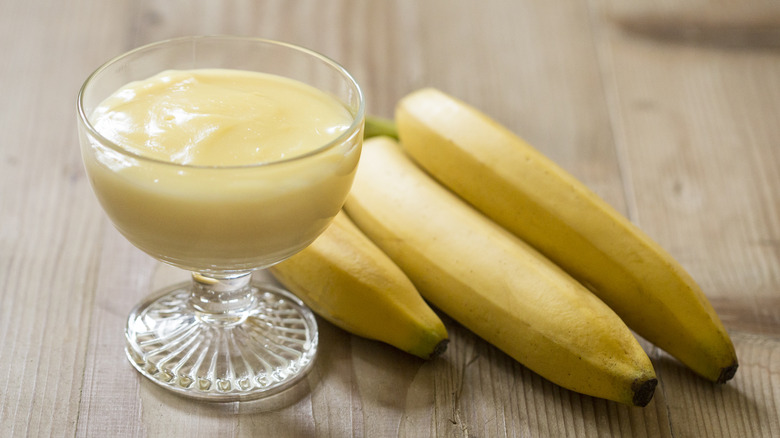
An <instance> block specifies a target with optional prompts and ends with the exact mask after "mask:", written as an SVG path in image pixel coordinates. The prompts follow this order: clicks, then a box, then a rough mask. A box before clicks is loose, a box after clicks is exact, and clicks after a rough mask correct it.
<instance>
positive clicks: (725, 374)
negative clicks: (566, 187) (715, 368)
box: [716, 362, 739, 383]
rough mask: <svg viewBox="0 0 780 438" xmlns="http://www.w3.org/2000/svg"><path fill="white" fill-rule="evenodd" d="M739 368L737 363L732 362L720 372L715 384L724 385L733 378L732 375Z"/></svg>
mask: <svg viewBox="0 0 780 438" xmlns="http://www.w3.org/2000/svg"><path fill="white" fill-rule="evenodd" d="M738 367H739V364H737V362H734V363H733V364H731V365H730V366H727V367H726V368H723V369H722V370H720V376H718V380H717V381H716V382H717V383H726V382H728V381H729V380H731V379H732V378H734V375H735V374H737V368H738Z"/></svg>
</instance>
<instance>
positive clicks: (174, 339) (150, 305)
mask: <svg viewBox="0 0 780 438" xmlns="http://www.w3.org/2000/svg"><path fill="white" fill-rule="evenodd" d="M192 291H193V285H192V284H191V283H182V284H178V285H175V286H173V287H172V288H170V289H167V290H165V291H163V292H162V293H161V294H159V295H157V296H155V297H152V298H150V299H149V300H147V301H144V302H142V303H140V304H139V305H138V306H137V307H136V308H134V309H133V310H132V312H131V313H130V317H129V318H128V322H127V327H126V330H125V338H126V348H125V351H126V353H127V357H128V359H130V363H131V364H132V365H133V366H134V367H135V368H136V369H137V370H138V371H139V372H140V373H141V374H143V375H144V376H146V377H148V378H149V379H150V380H152V381H153V382H155V383H157V384H158V385H161V386H163V387H164V388H167V389H169V390H172V391H174V392H176V393H179V394H181V395H184V396H187V397H192V398H196V399H202V400H210V401H238V400H255V399H260V398H264V397H268V396H271V395H274V394H277V393H279V392H281V391H283V390H285V389H288V388H290V387H291V386H292V385H294V384H295V383H296V382H298V381H299V380H300V379H301V378H302V377H304V376H305V374H306V373H307V372H308V371H309V369H310V367H311V365H312V363H313V361H314V358H315V355H316V352H317V340H318V338H317V323H316V320H315V319H314V315H313V314H312V312H311V311H310V310H309V309H308V308H307V307H305V306H304V304H303V303H302V302H301V301H300V300H299V299H297V298H296V297H295V296H293V295H292V294H290V293H289V292H287V291H285V290H283V289H280V288H278V287H276V286H274V285H271V284H264V283H251V284H250V285H249V286H248V291H249V292H248V294H245V295H246V297H245V298H246V299H245V301H248V303H249V305H246V306H244V307H243V308H241V309H240V311H231V312H229V314H226V315H217V316H215V315H214V314H213V313H204V312H203V311H201V310H198V309H197V308H196V307H198V306H197V305H196V306H193V304H192V301H193V296H194V294H193V292H192Z"/></svg>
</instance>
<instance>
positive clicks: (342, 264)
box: [270, 212, 448, 359]
mask: <svg viewBox="0 0 780 438" xmlns="http://www.w3.org/2000/svg"><path fill="white" fill-rule="evenodd" d="M270 271H271V273H272V274H273V275H274V277H276V279H277V280H279V282H280V283H282V284H283V285H284V286H285V287H286V288H288V289H289V290H290V291H291V292H293V293H294V294H295V295H296V296H297V297H299V298H300V299H301V300H302V301H303V302H304V303H306V304H307V305H308V306H309V307H310V308H311V309H312V310H313V311H314V312H316V313H317V314H318V315H320V316H322V317H323V318H325V319H326V320H328V321H330V322H331V323H333V324H334V325H336V326H338V327H340V328H342V329H344V330H346V331H348V332H350V333H353V334H356V335H358V336H362V337H365V338H369V339H374V340H378V341H382V342H385V343H387V344H390V345H392V346H394V347H397V348H399V349H401V350H403V351H406V352H408V353H411V354H413V355H415V356H419V357H421V358H423V359H430V358H433V357H435V356H438V355H439V354H441V353H442V352H444V350H445V349H446V348H447V342H448V337H447V330H446V329H445V327H444V324H443V323H442V321H441V320H440V319H439V317H438V316H437V315H436V313H434V311H433V310H432V309H431V308H430V307H429V306H428V304H427V303H426V302H425V301H424V300H423V298H422V297H421V296H420V294H419V292H417V289H415V287H414V285H413V284H412V283H411V281H409V278H407V277H406V275H405V274H404V273H403V272H402V271H401V269H400V268H398V266H396V265H395V264H394V263H393V262H392V261H391V260H390V259H389V258H388V257H387V256H386V255H385V254H384V253H383V252H382V251H381V250H380V249H379V248H377V247H376V246H375V245H374V244H373V243H372V242H371V241H370V240H369V239H368V238H367V237H366V236H365V235H364V234H363V233H362V232H361V231H360V230H359V229H358V228H357V227H356V226H355V225H354V224H353V223H352V222H351V221H350V220H349V218H348V217H347V216H346V215H345V214H344V213H343V212H339V214H338V215H337V216H336V218H335V219H334V220H333V222H332V223H331V225H330V226H329V227H328V229H326V230H325V232H324V233H323V234H322V235H321V236H320V237H319V238H317V240H315V241H314V243H312V244H311V245H310V246H309V247H307V248H306V249H304V250H303V251H301V252H299V253H298V254H296V255H294V256H292V257H291V258H289V259H287V260H285V261H283V262H281V263H279V264H277V265H275V266H273V267H271V268H270Z"/></svg>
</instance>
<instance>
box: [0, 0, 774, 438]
mask: <svg viewBox="0 0 780 438" xmlns="http://www.w3.org/2000/svg"><path fill="white" fill-rule="evenodd" d="M215 33H221V34H238V35H253V36H260V37H266V38H273V39H281V40H285V41H289V42H292V43H297V44H301V45H304V46H307V47H310V48H312V49H315V50H318V51H321V52H323V53H326V54H327V55H329V56H331V57H333V58H334V59H336V60H338V61H339V62H341V63H342V64H344V65H345V66H346V67H347V68H348V69H349V70H350V71H352V72H353V73H354V74H355V76H356V77H357V79H358V80H359V81H360V82H361V84H362V85H363V88H364V91H365V93H366V96H367V99H368V105H369V110H370V112H372V113H374V114H378V115H383V116H391V115H392V113H393V105H394V102H395V101H396V100H397V99H399V98H400V97H401V96H403V95H404V94H406V93H407V92H409V91H412V90H414V89H417V88H420V87H423V86H434V87H437V88H440V89H442V90H444V91H446V92H448V93H451V94H453V95H455V96H457V97H459V98H461V99H463V100H466V101H468V102H470V103H471V104H473V105H474V106H476V107H478V108H481V109H483V110H484V111H486V112H488V113H489V114H491V115H492V116H494V117H495V118H496V119H497V120H499V121H500V122H502V123H504V124H506V125H507V126H508V127H510V128H511V129H513V130H514V131H515V132H517V133H519V134H520V135H522V136H523V137H525V138H526V139H527V140H528V141H530V142H531V143H532V144H534V145H536V146H537V147H538V148H539V149H540V150H541V151H542V152H544V153H545V154H547V155H548V156H550V157H551V158H552V159H554V160H555V161H556V162H558V163H560V164H561V165H562V166H563V167H564V168H566V169H568V170H569V171H571V172H572V173H573V174H574V175H575V176H577V177H578V178H580V179H582V180H583V181H584V182H585V183H586V184H588V185H589V186H590V187H592V188H593V189H594V190H595V191H596V192H598V193H599V194H600V195H601V196H603V197H604V198H605V199H606V200H607V201H608V202H609V203H611V204H612V205H614V206H615V207H616V208H617V209H618V210H620V211H621V212H623V213H625V214H626V215H628V216H629V217H630V218H631V219H632V220H633V221H635V222H636V223H638V224H639V225H640V226H641V227H642V228H643V229H644V230H645V231H647V232H648V234H650V235H651V236H652V237H653V238H654V239H656V240H657V241H658V242H659V243H661V245H662V246H664V247H665V248H666V249H668V250H669V251H670V252H671V253H672V254H673V255H674V256H675V257H676V258H678V259H679V260H680V261H681V263H682V264H683V265H684V266H685V267H686V268H687V269H688V270H689V271H690V272H691V274H692V275H693V276H694V278H696V279H697V280H698V281H699V282H700V283H701V285H702V286H703V288H704V290H705V292H706V294H707V295H708V297H709V298H710V299H711V300H712V302H713V304H714V306H715V308H716V309H717V311H718V312H719V314H720V315H721V317H722V319H723V320H724V323H725V324H726V326H727V328H728V329H729V330H730V332H731V333H732V336H733V339H734V342H735V344H736V348H737V351H738V354H739V356H740V369H739V372H738V374H737V377H736V378H735V380H734V381H732V382H729V383H728V384H727V385H725V386H713V385H712V384H709V383H707V382H704V381H702V380H701V379H699V378H697V377H695V376H694V375H693V374H692V373H690V372H689V371H687V370H686V369H684V368H683V367H681V366H680V365H679V364H678V363H677V362H676V361H674V360H672V359H671V358H669V357H668V356H667V355H666V354H665V353H663V352H661V351H658V350H657V349H655V348H654V347H653V346H652V345H650V344H648V343H643V346H645V347H646V349H647V351H648V352H649V353H650V355H651V358H652V360H653V364H654V366H655V367H656V370H657V372H658V375H659V380H660V384H659V388H658V391H657V392H656V396H655V398H654V400H653V401H652V402H651V404H650V405H649V406H647V407H646V408H629V407H625V406H620V405H616V404H614V403H611V402H606V401H604V400H598V399H593V398H591V397H587V396H582V395H578V394H575V393H572V392H570V391H567V390H564V389H561V388H559V387H557V386H555V385H553V384H551V383H549V382H547V381H545V380H543V379H542V378H540V377H539V376H537V375H536V374H534V373H532V372H531V371H529V370H527V369H526V368H524V367H523V366H522V365H520V364H518V363H517V362H515V361H514V360H512V359H510V358H509V357H508V356H506V355H505V354H503V353H501V352H500V351H498V350H497V349H495V348H494V347H492V346H490V345H489V344H487V343H485V342H484V341H482V340H481V339H479V338H477V337H476V336H475V335H473V334H472V333H471V332H469V331H468V330H466V329H464V328H463V327H462V326H460V325H459V324H457V323H455V322H454V321H452V320H450V319H449V318H447V317H446V316H443V319H444V321H445V323H446V325H447V328H448V330H449V333H450V336H451V338H452V342H451V344H450V347H449V349H448V350H447V352H446V353H445V355H444V356H442V357H440V358H438V359H436V360H434V361H430V362H424V361H421V360H419V359H415V358H413V357H410V356H408V355H406V354H404V353H401V352H399V351H396V350H395V349H393V348H391V347H389V346H385V345H382V344H379V343H376V342H373V341H368V340H365V339H361V338H358V337H356V336H353V335H350V334H348V333H346V332H344V331H342V330H340V329H338V328H336V327H334V326H332V325H330V324H328V323H327V322H325V321H324V320H321V319H320V320H319V323H320V331H321V335H320V336H321V347H320V348H321V353H320V355H319V357H318V359H317V362H316V365H315V367H314V369H313V371H312V372H311V373H310V374H309V376H308V377H307V379H306V380H305V381H304V382H303V384H301V385H299V387H298V388H296V389H295V390H294V391H291V392H290V393H287V394H283V395H282V396H280V397H277V398H276V399H273V400H268V401H263V402H252V403H229V404H219V405H210V404H204V403H198V402H193V401H189V400H185V399H182V398H180V397H177V396H174V395H170V394H168V393H166V392H164V391H163V390H161V389H160V388H158V387H156V386H155V385H154V384H152V383H150V382H148V381H145V380H143V379H142V378H141V377H140V376H139V375H138V374H137V373H136V372H135V371H134V370H133V369H132V368H131V367H130V366H129V364H127V363H126V359H125V358H124V353H123V334H122V330H123V327H124V320H125V317H126V315H127V313H128V311H129V310H130V308H131V307H132V306H133V305H134V304H135V303H136V302H137V301H138V300H140V299H141V298H142V297H143V296H145V295H146V294H147V293H148V292H149V291H151V290H154V289H156V288H159V287H162V286H164V285H166V284H169V283H170V282H172V281H178V280H179V279H182V278H186V274H184V273H181V272H179V271H177V270H175V269H173V268H169V267H166V266H163V265H161V264H159V263H157V262H155V261H154V260H152V259H150V258H149V257H148V256H146V255H144V254H143V253H141V252H140V251H138V250H136V249H135V248H133V247H132V246H131V245H130V244H129V243H128V242H126V241H125V240H124V239H123V238H122V237H121V236H120V235H119V234H118V233H117V232H116V231H115V230H114V229H113V227H112V226H111V224H110V223H109V222H108V221H107V219H106V218H105V216H104V215H103V213H102V211H101V210H100V207H99V206H98V204H97V202H96V201H95V199H94V196H93V195H92V193H91V191H90V189H89V185H88V183H87V180H86V176H85V175H84V173H83V170H82V166H81V159H80V156H79V152H78V144H77V138H76V129H75V118H76V117H75V96H76V93H77V91H78V88H79V87H80V85H81V83H82V82H83V80H84V79H85V78H86V76H87V75H88V74H89V73H90V72H91V70H93V69H94V68H95V67H97V66H98V65H99V64H100V63H102V62H103V61H105V60H106V59H108V58H110V57H112V56H114V55H117V54H119V53H121V52H123V51H125V50H127V49H130V48H133V47H136V46H138V45H141V44H144V43H147V42H152V41H156V40H160V39H164V38H169V37H174V36H180V35H188V34H215ZM778 41H780V7H778V6H777V3H776V2H774V1H769V0H767V1H759V0H748V1H737V0H685V1H672V0H665V1H661V2H653V3H643V4H639V3H637V2H628V1H625V0H590V1H588V2H578V1H573V0H565V1H558V2H539V1H530V0H516V1H495V2H476V1H467V0H458V1H445V0H436V1H424V2H418V1H411V0H404V1H381V0H333V1H315V0H295V1H284V0H277V1H263V0H261V1H249V0H245V1H239V0H235V1H224V2H213V1H206V0H198V1H183V0H173V1H164V2H161V1H148V0H146V1H135V0H116V1H111V2H100V1H97V0H81V1H75V0H62V1H52V0H30V1H24V2H20V1H13V0H0V43H2V44H1V45H0V53H1V54H2V62H0V95H2V96H3V97H4V99H5V102H6V103H5V105H3V106H2V107H1V108H0V436H3V437H5V436H9V437H14V436H49V435H54V436H87V437H93V436H94V437H103V436H112V437H122V436H187V437H193V436H215V435H217V436H239V437H244V436H339V437H340V436H366V437H383V436H411V437H416V436H420V437H427V436H447V437H449V436H475V437H494V436H495V437H499V436H519V437H547V436H551V437H558V436H571V437H574V436H577V437H579V436H587V437H614V436H626V437H656V436H668V437H698V436H707V437H747V436H756V437H776V436H780V413H779V412H780V365H778V363H780V145H778V139H780V127H779V124H778V123H777V119H778V114H780V43H778Z"/></svg>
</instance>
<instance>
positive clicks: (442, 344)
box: [428, 339, 450, 359]
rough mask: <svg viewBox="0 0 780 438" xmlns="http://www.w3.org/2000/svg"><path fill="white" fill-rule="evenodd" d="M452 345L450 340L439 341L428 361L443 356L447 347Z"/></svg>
mask: <svg viewBox="0 0 780 438" xmlns="http://www.w3.org/2000/svg"><path fill="white" fill-rule="evenodd" d="M449 343H450V340H449V339H442V340H441V341H439V343H438V344H436V346H435V347H433V352H431V355H430V356H428V359H434V358H436V357H439V356H441V355H442V354H443V353H444V352H445V351H446V350H447V345H448V344H449Z"/></svg>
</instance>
